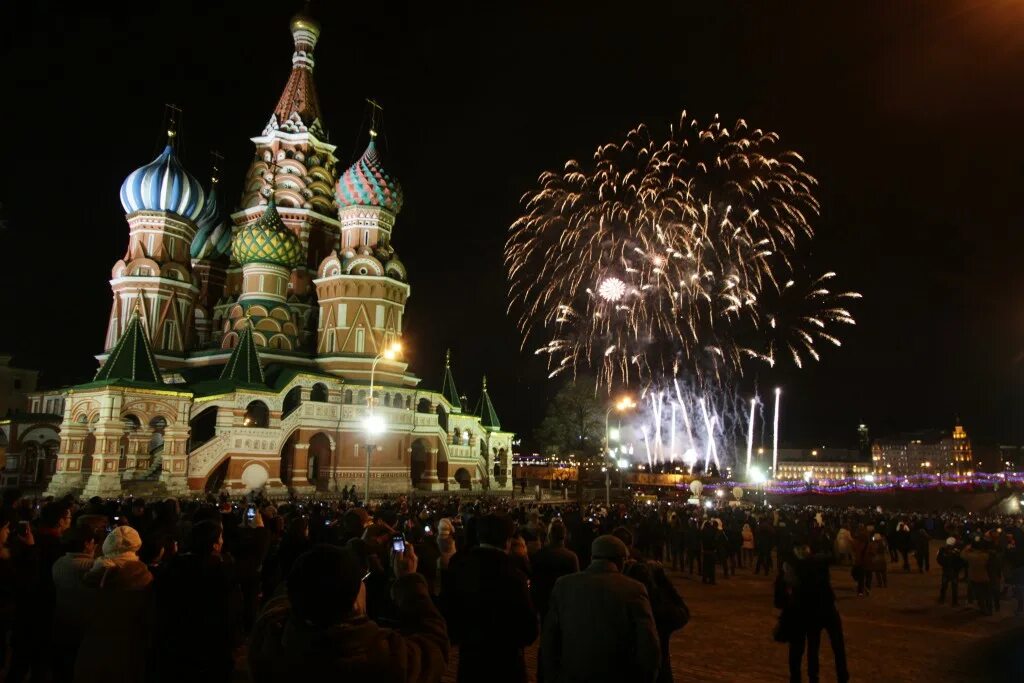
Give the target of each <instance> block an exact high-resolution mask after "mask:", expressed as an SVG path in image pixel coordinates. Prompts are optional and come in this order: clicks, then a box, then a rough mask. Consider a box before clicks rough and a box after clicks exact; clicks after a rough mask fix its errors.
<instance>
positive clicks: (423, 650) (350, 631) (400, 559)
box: [182, 544, 448, 683]
mask: <svg viewBox="0 0 1024 683" xmlns="http://www.w3.org/2000/svg"><path fill="white" fill-rule="evenodd" d="M392 569H393V572H394V574H395V576H396V577H397V578H396V579H395V582H394V584H393V585H392V595H393V596H394V600H395V610H394V611H395V613H396V614H397V616H398V626H399V628H398V629H390V628H383V627H381V626H379V625H377V624H376V623H375V622H373V621H371V620H370V619H369V618H367V616H366V590H365V587H364V585H363V583H362V581H361V579H362V577H363V576H364V575H365V573H366V565H365V564H363V562H362V560H361V559H360V558H359V557H358V556H357V555H356V553H355V552H354V551H352V550H351V549H349V548H338V547H336V546H330V545H317V546H314V547H313V549H312V550H310V551H309V552H307V553H305V554H303V555H302V556H300V557H298V558H297V559H296V560H295V562H294V563H293V565H292V570H291V572H290V573H289V575H288V579H287V595H282V596H279V597H277V598H275V599H273V600H271V601H270V602H269V603H268V604H267V606H266V608H265V609H264V611H263V613H262V614H261V615H260V617H259V619H258V620H257V621H256V626H255V628H254V629H253V633H252V636H251V638H250V639H249V648H248V660H249V672H250V675H251V676H252V680H253V681H254V682H255V683H278V682H280V681H373V683H437V681H440V680H441V676H443V675H444V672H445V670H446V668H447V662H448V635H447V633H446V631H445V623H444V619H442V618H441V615H440V613H439V612H438V611H437V608H436V607H434V604H433V602H432V601H431V599H430V593H429V591H428V590H427V583H426V581H425V580H424V579H423V577H422V576H421V575H419V574H417V573H416V552H415V550H413V546H412V544H408V545H406V550H405V552H404V553H400V554H399V553H396V554H394V557H393V560H392ZM182 680H188V679H182Z"/></svg>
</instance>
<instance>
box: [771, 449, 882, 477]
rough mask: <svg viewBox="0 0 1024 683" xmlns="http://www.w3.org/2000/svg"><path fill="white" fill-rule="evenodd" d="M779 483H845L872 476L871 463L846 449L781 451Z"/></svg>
mask: <svg viewBox="0 0 1024 683" xmlns="http://www.w3.org/2000/svg"><path fill="white" fill-rule="evenodd" d="M778 469H779V471H778V472H776V473H775V479H807V480H810V481H818V480H819V479H845V478H847V477H863V476H864V475H865V474H870V473H871V462H870V461H868V460H866V459H865V458H862V457H861V455H860V453H859V452H858V451H856V450H852V449H846V448H824V447H822V448H780V449H779V468H778Z"/></svg>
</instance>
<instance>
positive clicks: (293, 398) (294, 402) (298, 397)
mask: <svg viewBox="0 0 1024 683" xmlns="http://www.w3.org/2000/svg"><path fill="white" fill-rule="evenodd" d="M301 404H302V387H292V388H291V390H290V391H289V392H288V393H287V394H285V395H284V403H282V404H281V417H285V416H287V415H288V414H290V413H291V412H292V411H293V410H295V409H296V408H298V407H299V406H300V405H301Z"/></svg>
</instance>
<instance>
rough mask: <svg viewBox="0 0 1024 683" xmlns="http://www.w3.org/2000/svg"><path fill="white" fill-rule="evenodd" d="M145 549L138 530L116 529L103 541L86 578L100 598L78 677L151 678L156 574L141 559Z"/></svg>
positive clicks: (78, 665) (84, 643) (78, 664)
mask: <svg viewBox="0 0 1024 683" xmlns="http://www.w3.org/2000/svg"><path fill="white" fill-rule="evenodd" d="M140 548H142V539H141V538H140V537H139V534H138V532H137V531H135V529H133V528H131V527H130V526H119V527H115V528H114V530H113V531H111V532H110V534H109V535H108V536H107V538H106V540H104V541H103V555H102V556H100V557H99V558H98V559H97V560H96V562H95V563H94V564H93V568H92V569H91V570H90V571H89V573H88V574H86V575H85V577H84V578H83V579H82V581H83V583H84V584H85V585H86V586H87V587H89V588H92V589H93V590H95V591H96V596H95V597H96V602H95V609H94V610H93V612H92V614H91V616H90V619H89V623H87V624H85V626H84V628H83V633H84V636H83V638H82V641H81V645H80V647H79V648H78V656H77V657H76V660H75V675H74V680H76V681H118V682H119V683H132V682H133V681H139V682H140V683H142V681H146V680H148V677H147V676H146V653H147V652H148V650H149V646H150V637H151V635H152V583H153V576H152V574H150V573H149V568H147V567H146V565H145V564H144V563H143V562H141V561H140V560H139V556H138V552H139V549H140Z"/></svg>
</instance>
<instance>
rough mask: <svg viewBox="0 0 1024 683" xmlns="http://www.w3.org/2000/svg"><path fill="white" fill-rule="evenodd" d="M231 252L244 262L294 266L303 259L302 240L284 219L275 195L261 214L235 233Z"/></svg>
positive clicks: (238, 260)
mask: <svg viewBox="0 0 1024 683" xmlns="http://www.w3.org/2000/svg"><path fill="white" fill-rule="evenodd" d="M231 255H232V256H233V257H234V259H235V261H237V262H238V263H239V264H241V265H243V266H244V265H245V264H247V263H268V264H271V265H275V266H284V267H285V268H295V267H297V266H299V265H301V264H302V262H303V259H302V244H301V243H300V242H299V238H298V237H297V236H296V235H295V233H294V232H292V231H291V230H289V229H288V226H287V225H285V224H284V221H282V220H281V215H280V214H279V213H278V212H277V205H276V204H275V203H274V200H273V198H271V200H270V203H269V204H267V208H266V210H265V211H264V212H263V215H262V216H260V217H259V218H258V219H256V220H255V221H253V222H252V223H251V224H249V225H247V226H245V227H244V228H242V229H241V230H239V231H238V234H237V235H235V239H234V241H233V242H232V243H231Z"/></svg>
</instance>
